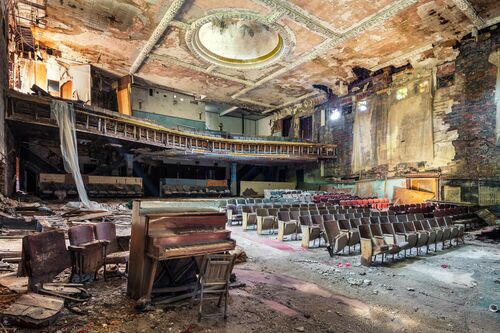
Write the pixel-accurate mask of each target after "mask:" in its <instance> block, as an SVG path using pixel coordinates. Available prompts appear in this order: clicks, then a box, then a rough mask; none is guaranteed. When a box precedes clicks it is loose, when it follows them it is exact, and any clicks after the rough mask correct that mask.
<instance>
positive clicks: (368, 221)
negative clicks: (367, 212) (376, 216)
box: [360, 217, 372, 224]
mask: <svg viewBox="0 0 500 333" xmlns="http://www.w3.org/2000/svg"><path fill="white" fill-rule="evenodd" d="M360 222H361V224H370V223H372V222H371V220H370V217H362V218H361V219H360Z"/></svg>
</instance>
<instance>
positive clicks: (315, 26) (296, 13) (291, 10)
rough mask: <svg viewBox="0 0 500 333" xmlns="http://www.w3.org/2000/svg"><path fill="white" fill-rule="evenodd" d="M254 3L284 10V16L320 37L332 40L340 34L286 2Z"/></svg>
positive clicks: (263, 1) (280, 0) (264, 1)
mask: <svg viewBox="0 0 500 333" xmlns="http://www.w3.org/2000/svg"><path fill="white" fill-rule="evenodd" d="M254 1H255V2H262V3H264V4H266V5H267V6H268V7H270V8H271V9H275V10H284V11H285V12H286V15H287V16H288V17H290V18H291V19H292V20H294V21H296V22H298V23H300V24H303V25H305V26H306V27H307V28H308V29H310V30H312V31H314V32H316V33H318V34H320V35H322V36H323V37H326V38H334V37H338V36H340V34H341V31H339V30H338V29H335V28H334V27H332V26H331V25H330V24H329V23H327V22H322V21H320V19H319V18H317V17H316V16H314V15H311V14H309V13H308V12H307V11H305V10H304V9H302V8H300V7H299V6H296V5H294V4H292V3H290V2H288V1H282V0H254Z"/></svg>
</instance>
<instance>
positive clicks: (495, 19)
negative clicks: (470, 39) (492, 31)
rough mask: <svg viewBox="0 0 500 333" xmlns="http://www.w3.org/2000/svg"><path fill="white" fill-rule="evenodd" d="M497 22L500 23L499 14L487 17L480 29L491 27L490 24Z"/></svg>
mask: <svg viewBox="0 0 500 333" xmlns="http://www.w3.org/2000/svg"><path fill="white" fill-rule="evenodd" d="M498 23H500V16H497V17H494V18H491V19H489V20H488V21H486V23H485V24H484V25H483V26H482V27H481V28H480V29H484V28H487V27H491V26H492V25H495V24H498Z"/></svg>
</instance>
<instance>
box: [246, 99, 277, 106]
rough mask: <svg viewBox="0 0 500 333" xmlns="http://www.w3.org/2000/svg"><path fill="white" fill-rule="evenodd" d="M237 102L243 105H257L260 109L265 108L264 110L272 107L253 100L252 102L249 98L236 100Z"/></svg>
mask: <svg viewBox="0 0 500 333" xmlns="http://www.w3.org/2000/svg"><path fill="white" fill-rule="evenodd" d="M238 101H241V102H245V103H250V104H254V105H258V106H262V107H265V108H272V107H273V106H272V105H270V104H266V103H262V102H258V101H254V100H252V99H250V98H238Z"/></svg>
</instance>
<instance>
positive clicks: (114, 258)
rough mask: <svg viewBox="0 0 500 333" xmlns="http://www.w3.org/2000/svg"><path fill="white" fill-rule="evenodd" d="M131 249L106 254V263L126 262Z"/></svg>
mask: <svg viewBox="0 0 500 333" xmlns="http://www.w3.org/2000/svg"><path fill="white" fill-rule="evenodd" d="M128 257H129V251H121V252H114V253H109V254H107V255H106V264H125V263H127V262H128Z"/></svg>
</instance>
